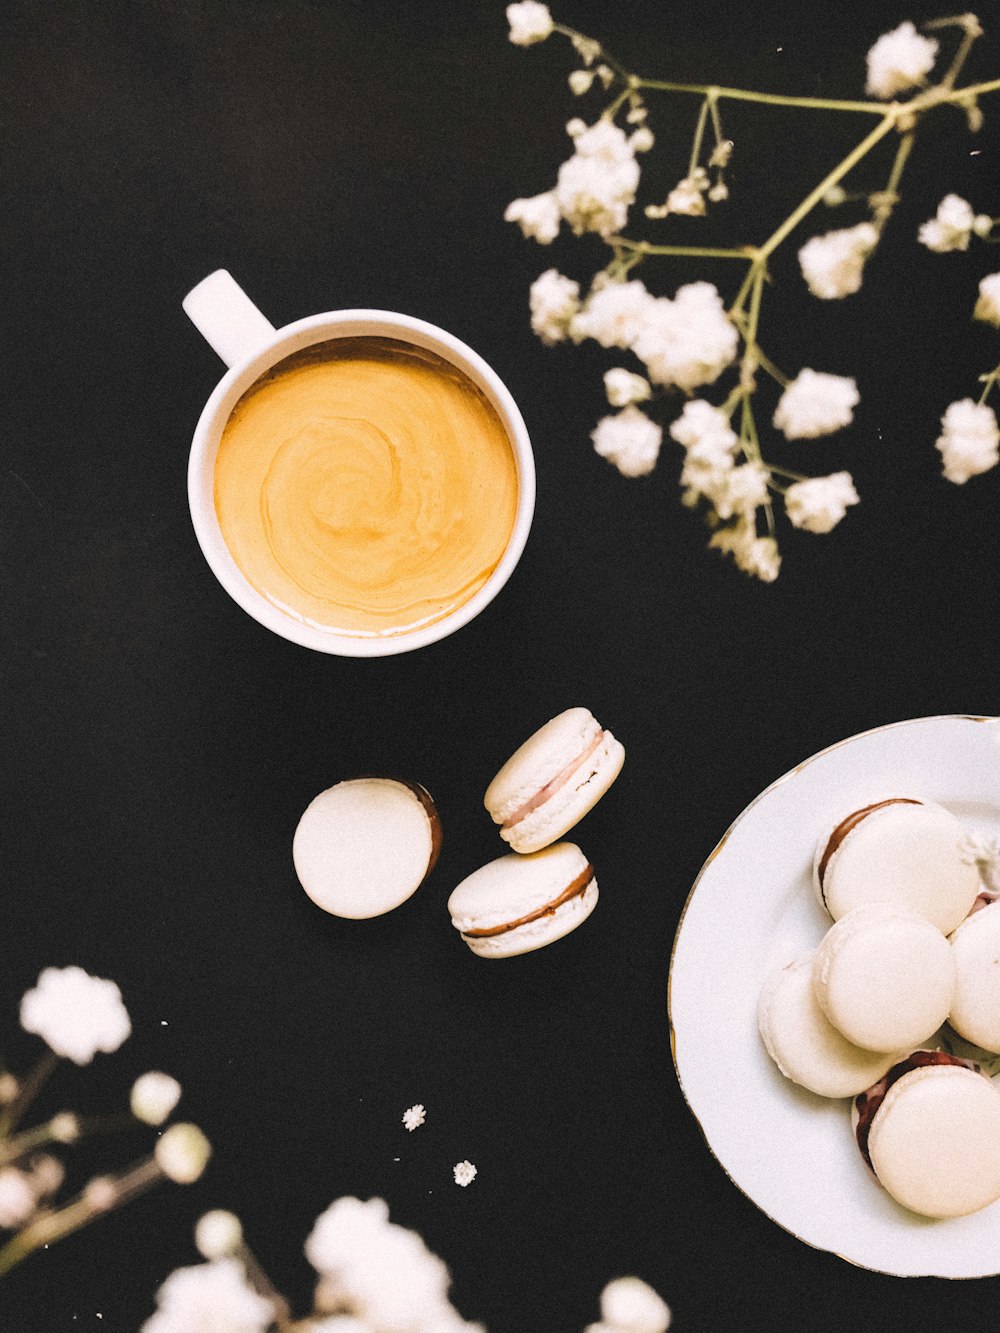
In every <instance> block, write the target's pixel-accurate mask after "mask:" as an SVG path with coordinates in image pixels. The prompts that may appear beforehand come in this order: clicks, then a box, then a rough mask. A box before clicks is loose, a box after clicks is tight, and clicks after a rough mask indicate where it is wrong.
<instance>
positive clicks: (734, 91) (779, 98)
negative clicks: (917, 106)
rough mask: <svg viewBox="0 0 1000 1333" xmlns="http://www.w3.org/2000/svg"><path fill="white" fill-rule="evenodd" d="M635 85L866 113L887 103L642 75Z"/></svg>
mask: <svg viewBox="0 0 1000 1333" xmlns="http://www.w3.org/2000/svg"><path fill="white" fill-rule="evenodd" d="M631 83H632V86H633V87H635V88H649V89H651V90H652V91H654V92H664V93H691V94H693V95H694V96H696V97H711V98H713V99H716V100H721V99H723V98H726V99H728V100H729V101H733V102H762V103H764V104H766V105H768V106H795V107H803V108H805V109H807V110H813V111H858V112H862V113H865V114H867V115H875V116H884V115H885V110H886V108H885V105H884V104H883V103H880V102H850V101H844V100H843V99H841V98H835V97H788V96H784V95H783V94H781V93H759V92H754V91H753V90H751V89H748V88H721V87H719V86H717V85H716V84H702V83H674V82H673V81H672V80H670V79H643V78H640V77H639V76H637V75H633V76H631Z"/></svg>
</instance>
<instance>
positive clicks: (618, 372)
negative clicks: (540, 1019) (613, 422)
mask: <svg viewBox="0 0 1000 1333" xmlns="http://www.w3.org/2000/svg"><path fill="white" fill-rule="evenodd" d="M604 392H605V393H606V394H607V396H608V402H609V403H610V404H611V406H612V407H628V405H629V403H643V402H645V401H646V399H647V398H648V397H649V396H650V394H651V393H652V387H651V386H650V383H649V380H647V379H645V378H643V376H642V375H634V374H633V373H632V371H631V370H623V369H622V368H621V367H615V369H614V370H606V371H605V372H604Z"/></svg>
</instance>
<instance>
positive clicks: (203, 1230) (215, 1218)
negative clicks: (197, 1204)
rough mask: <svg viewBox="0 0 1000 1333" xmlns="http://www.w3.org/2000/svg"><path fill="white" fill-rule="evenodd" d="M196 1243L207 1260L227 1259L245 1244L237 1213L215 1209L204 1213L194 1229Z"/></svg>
mask: <svg viewBox="0 0 1000 1333" xmlns="http://www.w3.org/2000/svg"><path fill="white" fill-rule="evenodd" d="M194 1243H195V1245H196V1247H197V1249H198V1253H199V1254H200V1255H201V1256H202V1257H203V1258H205V1259H225V1258H226V1257H227V1256H228V1255H231V1254H235V1253H236V1251H237V1250H238V1249H239V1248H240V1246H241V1245H242V1243H243V1227H242V1226H241V1225H240V1219H239V1218H238V1217H237V1216H236V1214H235V1213H230V1212H228V1211H227V1210H226V1209H225V1208H213V1209H212V1210H211V1212H208V1213H203V1214H202V1216H201V1217H199V1218H198V1221H197V1222H196V1223H195V1228H194Z"/></svg>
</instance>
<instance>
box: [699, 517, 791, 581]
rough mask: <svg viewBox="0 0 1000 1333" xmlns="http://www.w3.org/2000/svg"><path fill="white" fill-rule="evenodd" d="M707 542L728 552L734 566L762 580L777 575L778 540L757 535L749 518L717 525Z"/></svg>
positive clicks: (779, 556)
mask: <svg viewBox="0 0 1000 1333" xmlns="http://www.w3.org/2000/svg"><path fill="white" fill-rule="evenodd" d="M708 544H709V546H712V547H715V549H716V550H719V551H722V553H723V554H724V555H731V556H732V557H733V560H734V561H735V563H736V567H737V569H742V570H743V572H744V573H745V574H750V575H752V576H753V577H754V578H755V579H760V581H761V582H762V583H773V582H774V580H775V579H776V578H777V577H778V572H779V570H780V569H781V555H780V554H779V552H778V543H777V542H776V541H775V540H774V538H773V537H758V536H757V530H756V528H755V527H754V525H753V523H752V522H748V521H745V520H741V521H740V522H739V523H735V524H733V525H732V526H730V527H726V528H720V529H719V530H718V532H716V533H714V534H713V536H712V539H711V540H710V541H709V543H708Z"/></svg>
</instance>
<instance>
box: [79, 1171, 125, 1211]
mask: <svg viewBox="0 0 1000 1333" xmlns="http://www.w3.org/2000/svg"><path fill="white" fill-rule="evenodd" d="M118 1197H119V1196H118V1186H117V1185H116V1184H115V1182H114V1181H113V1180H112V1178H111V1177H110V1176H94V1177H93V1179H91V1180H88V1181H87V1183H86V1185H85V1186H84V1187H83V1200H84V1202H85V1203H86V1204H87V1205H88V1206H89V1207H90V1208H92V1209H93V1210H94V1212H95V1213H109V1212H110V1211H111V1209H112V1208H114V1206H115V1204H116V1203H117V1202H118Z"/></svg>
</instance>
